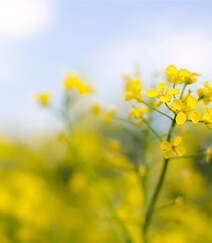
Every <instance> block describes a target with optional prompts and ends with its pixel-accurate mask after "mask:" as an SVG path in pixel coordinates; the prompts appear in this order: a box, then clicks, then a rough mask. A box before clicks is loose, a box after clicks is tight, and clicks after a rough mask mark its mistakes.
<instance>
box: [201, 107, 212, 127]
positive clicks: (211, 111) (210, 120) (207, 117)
mask: <svg viewBox="0 0 212 243" xmlns="http://www.w3.org/2000/svg"><path fill="white" fill-rule="evenodd" d="M207 112H208V113H205V114H204V115H203V117H202V120H203V121H204V123H205V124H206V126H207V127H208V128H209V129H211V130H212V108H209V107H208V108H207Z"/></svg>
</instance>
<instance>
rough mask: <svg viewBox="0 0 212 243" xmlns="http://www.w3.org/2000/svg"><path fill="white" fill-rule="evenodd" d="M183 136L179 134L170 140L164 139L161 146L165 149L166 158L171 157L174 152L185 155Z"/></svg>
mask: <svg viewBox="0 0 212 243" xmlns="http://www.w3.org/2000/svg"><path fill="white" fill-rule="evenodd" d="M181 143H182V137H180V136H177V137H175V138H172V139H171V141H170V142H168V141H166V140H163V141H162V142H161V144H160V148H161V150H162V151H163V157H164V158H170V157H172V156H173V155H174V154H177V155H178V156H183V155H184V154H185V148H184V147H183V146H182V144H181Z"/></svg>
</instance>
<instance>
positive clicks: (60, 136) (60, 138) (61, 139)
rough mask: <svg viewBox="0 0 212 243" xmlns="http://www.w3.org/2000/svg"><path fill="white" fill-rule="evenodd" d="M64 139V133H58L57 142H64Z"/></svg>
mask: <svg viewBox="0 0 212 243" xmlns="http://www.w3.org/2000/svg"><path fill="white" fill-rule="evenodd" d="M65 139H66V134H65V132H60V133H59V134H58V135H57V140H58V141H59V142H61V141H64V140H65Z"/></svg>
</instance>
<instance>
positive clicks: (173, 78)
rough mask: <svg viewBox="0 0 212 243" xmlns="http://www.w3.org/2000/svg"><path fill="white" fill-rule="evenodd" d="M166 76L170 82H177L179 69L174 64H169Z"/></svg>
mask: <svg viewBox="0 0 212 243" xmlns="http://www.w3.org/2000/svg"><path fill="white" fill-rule="evenodd" d="M166 77H167V80H168V81H169V82H170V83H175V84H178V83H180V81H179V70H178V69H177V68H176V67H175V66H174V65H169V66H168V67H167V68H166Z"/></svg>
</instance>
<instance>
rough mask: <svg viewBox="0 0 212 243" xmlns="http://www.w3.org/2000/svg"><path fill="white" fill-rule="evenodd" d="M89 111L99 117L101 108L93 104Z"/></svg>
mask: <svg viewBox="0 0 212 243" xmlns="http://www.w3.org/2000/svg"><path fill="white" fill-rule="evenodd" d="M91 109H92V113H93V114H94V115H99V114H100V112H101V106H100V105H99V104H98V103H94V104H93V105H92V108H91Z"/></svg>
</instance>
